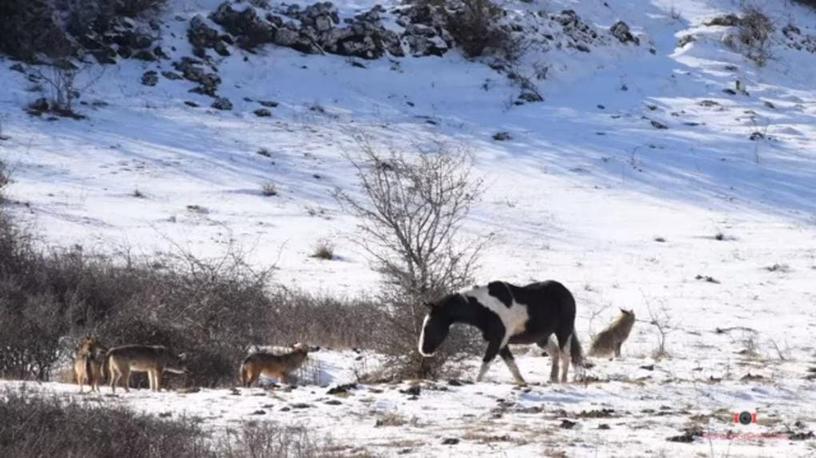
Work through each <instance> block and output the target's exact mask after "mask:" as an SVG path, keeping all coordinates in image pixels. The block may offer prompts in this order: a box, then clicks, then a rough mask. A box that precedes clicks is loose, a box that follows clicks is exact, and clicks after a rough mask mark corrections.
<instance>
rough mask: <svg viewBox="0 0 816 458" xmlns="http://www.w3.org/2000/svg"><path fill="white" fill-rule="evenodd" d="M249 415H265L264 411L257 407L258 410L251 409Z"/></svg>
mask: <svg viewBox="0 0 816 458" xmlns="http://www.w3.org/2000/svg"><path fill="white" fill-rule="evenodd" d="M250 415H266V411H265V410H261V409H258V410H255V411H253V412H252V413H251V414H250Z"/></svg>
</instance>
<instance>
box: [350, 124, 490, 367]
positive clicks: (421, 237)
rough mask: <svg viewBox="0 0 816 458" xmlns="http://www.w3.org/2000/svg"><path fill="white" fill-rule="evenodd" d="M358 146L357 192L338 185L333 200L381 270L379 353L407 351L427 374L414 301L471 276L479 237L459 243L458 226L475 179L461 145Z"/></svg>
mask: <svg viewBox="0 0 816 458" xmlns="http://www.w3.org/2000/svg"><path fill="white" fill-rule="evenodd" d="M358 144H359V145H360V153H359V155H357V156H355V157H349V160H350V162H351V164H352V166H353V167H354V169H355V171H356V175H357V179H358V180H359V183H360V187H361V188H362V191H363V196H362V197H357V196H355V195H353V194H350V193H349V192H347V191H344V190H338V191H337V192H336V198H337V199H338V201H339V202H340V203H341V205H343V207H344V208H346V209H347V210H349V211H350V212H351V214H353V215H354V216H356V217H358V219H359V222H360V223H359V228H360V230H361V231H362V232H363V234H364V237H362V238H361V240H360V241H359V243H360V245H361V246H362V247H363V248H364V249H365V250H366V251H367V252H368V253H369V254H370V256H371V258H372V259H373V261H374V264H375V267H376V268H377V270H379V271H380V272H381V273H382V274H383V276H384V285H385V288H383V291H382V292H381V299H382V300H383V302H384V303H385V304H386V305H387V307H386V310H385V315H386V318H387V320H388V322H389V323H390V329H389V332H390V333H391V334H392V336H388V340H389V341H390V342H388V346H387V347H386V348H385V349H386V351H388V352H389V353H391V354H394V355H398V356H403V357H408V358H409V359H410V360H411V361H413V362H415V363H418V364H419V372H421V373H420V374H419V375H427V369H428V367H427V366H426V365H424V364H423V363H422V362H421V361H422V359H421V358H419V357H418V356H419V355H418V352H417V350H416V342H417V338H418V337H419V334H420V331H421V323H422V319H423V316H424V315H425V312H426V310H425V308H424V306H422V303H423V302H424V301H427V300H431V299H435V298H437V297H438V296H440V295H442V294H444V293H447V292H450V291H452V290H456V289H459V288H461V287H463V286H465V285H467V284H469V283H471V282H472V274H473V270H474V266H475V262H476V260H477V257H478V255H479V252H480V251H481V249H482V248H483V246H484V244H485V243H486V241H487V239H476V240H474V241H471V242H470V243H468V242H465V241H464V240H462V238H461V234H460V229H461V228H462V225H463V223H464V221H465V218H466V217H467V215H468V213H469V211H470V209H471V207H472V205H473V204H474V203H475V202H477V201H478V199H479V198H480V196H481V193H482V184H483V183H482V180H480V179H477V178H474V177H473V176H472V173H471V171H472V158H471V156H470V155H469V154H468V153H467V152H466V151H463V150H458V149H452V148H450V147H448V146H446V145H443V144H440V143H436V144H434V145H432V146H431V147H428V148H421V147H419V148H417V151H416V152H414V153H413V154H411V155H407V154H405V153H404V152H402V151H397V150H394V149H390V150H387V151H378V150H377V149H375V148H374V147H373V146H372V145H371V144H370V143H369V142H367V141H366V140H365V139H361V140H359V141H358ZM410 366H412V367H414V368H416V367H417V366H415V365H413V364H411V365H410Z"/></svg>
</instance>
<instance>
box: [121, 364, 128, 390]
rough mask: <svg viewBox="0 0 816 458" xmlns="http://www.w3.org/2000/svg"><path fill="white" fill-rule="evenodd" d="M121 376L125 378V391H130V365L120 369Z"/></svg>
mask: <svg viewBox="0 0 816 458" xmlns="http://www.w3.org/2000/svg"><path fill="white" fill-rule="evenodd" d="M122 378H124V379H125V392H127V393H130V367H126V368H125V369H123V370H122Z"/></svg>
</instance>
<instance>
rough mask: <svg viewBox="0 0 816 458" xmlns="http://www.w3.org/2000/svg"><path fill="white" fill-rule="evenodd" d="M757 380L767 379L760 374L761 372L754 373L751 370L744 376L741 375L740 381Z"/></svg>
mask: <svg viewBox="0 0 816 458" xmlns="http://www.w3.org/2000/svg"><path fill="white" fill-rule="evenodd" d="M757 380H765V377H763V376H762V375H759V374H752V373H750V372H749V373H747V374H745V375H743V376H742V377H740V381H743V382H751V381H757Z"/></svg>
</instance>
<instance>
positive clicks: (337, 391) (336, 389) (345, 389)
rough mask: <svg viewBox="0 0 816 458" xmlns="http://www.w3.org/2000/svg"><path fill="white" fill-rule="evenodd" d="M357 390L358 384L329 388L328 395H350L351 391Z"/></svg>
mask: <svg viewBox="0 0 816 458" xmlns="http://www.w3.org/2000/svg"><path fill="white" fill-rule="evenodd" d="M355 389H357V384H356V383H345V384H343V385H337V386H335V387H332V388H329V391H327V392H326V394H335V395H336V394H348V392H349V391H351V390H355Z"/></svg>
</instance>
